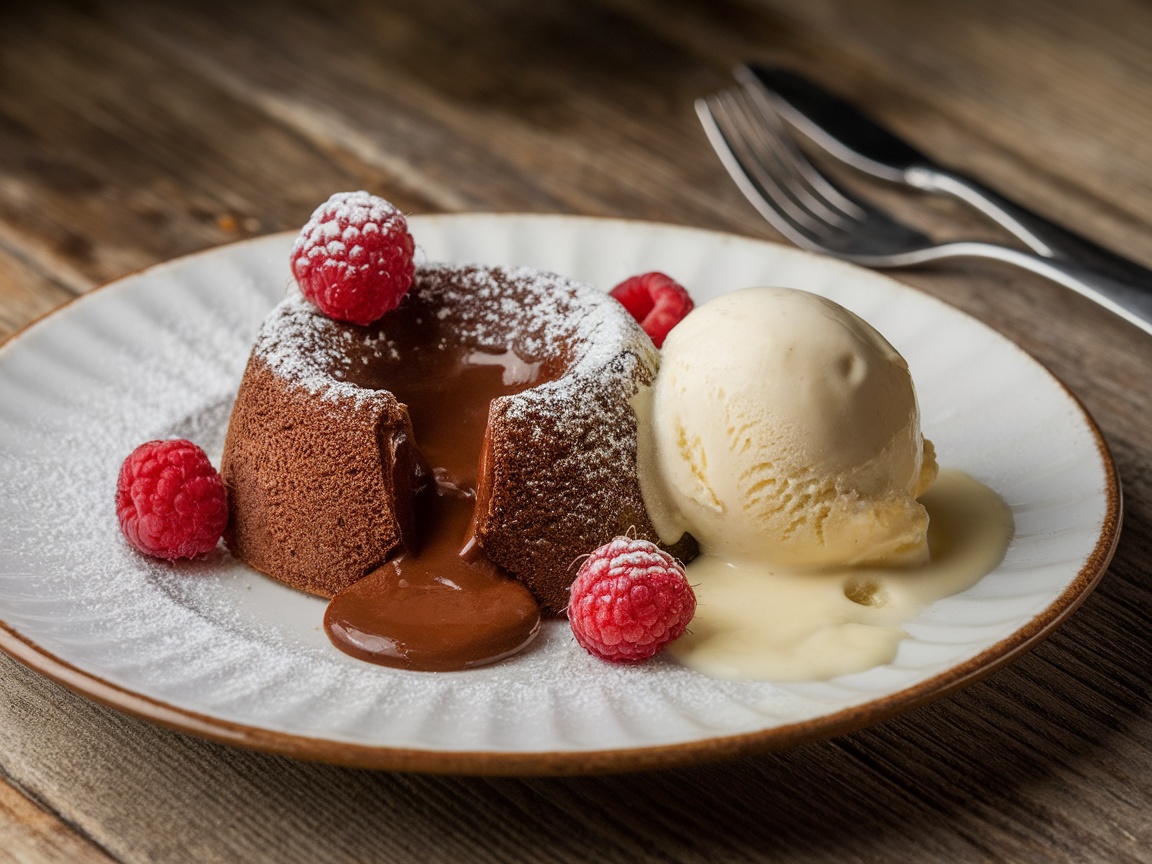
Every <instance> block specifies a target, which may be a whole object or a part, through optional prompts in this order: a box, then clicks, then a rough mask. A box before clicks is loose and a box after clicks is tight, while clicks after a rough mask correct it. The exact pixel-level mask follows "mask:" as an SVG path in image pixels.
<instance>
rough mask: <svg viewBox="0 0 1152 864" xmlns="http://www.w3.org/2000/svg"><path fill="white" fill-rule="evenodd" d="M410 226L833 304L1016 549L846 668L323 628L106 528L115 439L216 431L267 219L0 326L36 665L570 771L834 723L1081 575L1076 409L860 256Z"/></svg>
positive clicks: (984, 645) (951, 315)
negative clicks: (594, 758)
mask: <svg viewBox="0 0 1152 864" xmlns="http://www.w3.org/2000/svg"><path fill="white" fill-rule="evenodd" d="M410 225H411V227H412V231H413V234H414V236H415V237H416V239H417V242H418V243H419V244H422V245H424V244H426V245H427V247H428V254H429V257H431V258H435V259H436V260H449V261H482V262H484V263H488V264H498V265H505V266H520V265H530V266H533V267H540V268H543V269H550V270H554V271H558V272H563V273H569V274H572V275H573V276H574V277H576V278H581V279H586V280H588V281H590V282H592V283H593V284H596V285H598V286H599V287H601V288H606V287H610V286H611V285H613V284H615V282H616V281H619V280H620V279H622V278H624V277H626V276H629V275H632V274H634V273H638V272H645V271H648V270H653V269H663V270H665V271H666V272H672V273H674V274H675V275H676V276H677V277H678V279H679V281H681V282H683V283H684V284H687V285H689V286H690V288H691V290H692V291H693V295H694V297H695V299H696V300H697V302H698V303H700V302H703V301H705V300H706V299H708V297H709V296H714V295H715V294H718V293H720V292H721V291H723V290H727V289H731V288H736V287H744V286H746V285H753V284H779V285H793V286H795V287H804V288H807V289H808V290H814V291H817V292H819V293H825V294H826V295H827V296H831V297H833V299H836V300H838V301H839V302H842V303H844V304H845V305H848V306H849V307H850V308H852V309H853V311H856V312H858V313H860V314H863V315H865V317H867V318H868V319H869V320H870V321H872V322H873V323H874V324H876V326H877V327H878V329H881V330H882V332H884V333H885V335H886V336H888V337H889V339H890V341H892V342H893V344H894V345H896V347H897V348H898V349H899V350H900V351H901V353H902V354H904V356H905V357H907V358H908V359H909V363H910V365H911V366H912V367H913V368H914V369H919V370H924V373H923V378H918V380H917V388H918V390H919V391H920V392H921V393H922V394H925V397H926V398H925V399H924V401H923V403H922V407H923V410H924V423H925V430H926V432H927V433H928V434H929V435H930V436H931V437H932V438H933V439H934V440H937V439H939V440H937V443H938V444H940V445H942V449H943V448H944V447H945V446H946V448H947V451H948V453H949V461H950V463H951V464H952V465H955V466H956V467H959V468H961V469H962V470H965V471H968V472H969V473H972V474H974V475H975V476H978V477H981V478H982V479H985V478H986V479H987V480H988V481H989V483H990V485H993V486H994V488H996V489H997V491H998V492H1000V493H1001V494H1002V495H1003V497H1005V498H1006V499H1007V500H1011V501H1013V502H1018V504H1019V506H1020V507H1022V508H1025V510H1026V515H1027V519H1023V520H1021V523H1020V524H1021V530H1020V532H1019V533H1018V536H1017V537H1016V538H1015V539H1014V540H1013V546H1012V547H1011V548H1010V549H1009V553H1008V556H1007V557H1006V559H1005V565H1004V566H1003V567H1002V568H1001V570H999V571H997V572H994V573H993V574H990V575H989V576H988V577H986V579H985V580H984V581H983V582H982V583H981V585H980V586H979V588H978V590H976V591H974V592H972V593H971V594H968V595H962V596H960V597H957V598H950V599H949V600H948V601H944V602H941V603H938V604H933V606H932V607H931V608H930V609H928V610H926V611H925V613H924V614H923V615H922V616H920V617H919V618H918V619H916V620H915V621H913V622H911V623H910V625H909V631H910V633H911V634H912V635H911V636H910V638H909V639H907V640H905V641H904V642H903V643H902V645H901V652H900V655H899V656H898V658H897V662H895V663H893V664H891V665H889V666H885V667H880V668H877V669H874V670H870V671H869V672H867V673H862V674H860V675H854V676H847V677H845V678H843V679H837V680H835V681H824V682H821V681H813V682H802V683H799V684H793V685H771V684H752V683H737V682H723V681H716V680H712V679H708V678H705V677H703V676H701V675H699V674H697V673H694V672H690V671H689V670H687V669H684V668H682V667H679V666H676V665H675V664H673V663H672V662H671V661H668V660H662V659H658V660H657V661H656V662H654V663H651V664H648V665H645V666H641V667H630V668H621V667H614V666H610V665H608V664H605V663H602V662H601V661H598V660H596V659H595V658H593V657H590V656H589V655H587V654H586V653H585V652H584V651H583V650H582V649H580V648H579V647H578V646H577V645H576V643H575V641H574V640H573V639H572V637H571V636H570V634H569V632H568V630H567V628H566V625H564V624H563V623H559V622H552V623H551V624H550V626H548V627H546V628H545V630H544V632H543V633H542V634H541V637H540V638H539V639H538V640H537V641H536V642H535V643H534V644H533V645H532V646H531V647H530V648H529V649H528V650H527V651H526V652H524V653H523V654H521V655H519V656H517V657H515V658H513V659H512V660H510V661H508V662H506V663H502V664H498V665H495V666H492V667H489V668H485V669H478V670H473V671H469V672H462V673H418V672H405V671H401V670H392V669H386V668H383V667H375V666H372V665H370V664H365V663H361V662H359V661H356V660H353V659H351V658H349V657H346V656H345V655H343V654H341V653H340V652H339V651H337V650H336V649H335V648H333V647H332V646H331V645H329V644H328V642H327V639H326V638H325V637H324V635H323V633H322V632H320V621H321V613H322V609H323V601H320V600H316V599H314V598H310V597H305V596H303V595H299V594H296V593H295V592H292V591H291V590H290V589H287V588H284V587H282V586H279V585H276V584H274V583H272V582H271V581H270V580H267V579H264V578H263V577H261V576H259V575H258V574H256V573H253V572H252V571H250V570H249V569H248V568H246V567H244V566H243V565H241V564H239V563H238V562H236V561H235V560H233V559H232V558H231V557H230V556H229V555H228V554H227V553H226V552H225V551H224V550H223V548H222V547H221V548H220V549H218V550H217V551H216V552H215V553H214V554H212V555H210V556H208V557H206V558H204V559H202V560H198V561H195V562H186V563H179V564H176V565H168V564H164V563H159V562H153V561H150V560H147V559H145V558H143V557H141V556H139V555H137V554H136V553H135V552H133V551H132V550H131V549H130V548H129V547H128V546H127V544H126V543H125V542H124V541H123V539H122V538H121V536H120V534H119V531H118V528H117V524H116V518H115V513H114V506H113V491H114V488H115V479H116V473H117V470H118V468H119V465H120V462H121V461H122V460H123V458H124V457H125V456H126V455H127V454H128V453H129V452H130V451H131V450H132V449H133V448H134V447H135V446H136V445H138V444H140V443H141V442H143V441H146V440H149V439H152V438H159V437H166V436H169V435H181V436H187V437H192V438H193V439H195V440H198V442H199V443H201V444H202V446H205V447H206V449H207V450H208V451H209V454H210V456H212V457H213V458H214V459H218V458H219V453H220V446H221V442H222V440H223V434H224V429H225V428H226V425H227V417H228V411H229V408H230V406H231V402H232V399H233V397H234V395H235V391H236V388H237V386H238V384H239V381H240V377H241V374H242V372H243V369H244V364H245V363H246V361H247V358H248V355H249V352H250V349H251V346H252V344H253V339H254V337H255V335H256V333H257V331H258V329H259V327H260V324H261V322H262V321H263V319H264V318H265V317H266V316H267V315H268V312H269V310H271V309H272V308H273V307H275V306H276V304H277V303H278V302H279V301H280V300H281V299H283V297H284V294H285V291H286V289H287V287H288V285H289V282H290V278H289V272H288V263H287V262H288V256H289V251H290V248H291V244H292V239H293V238H292V237H291V236H289V235H280V236H274V237H268V238H264V239H261V240H258V241H251V242H247V243H241V244H237V245H234V246H229V247H224V248H221V249H217V250H212V251H210V252H207V253H203V254H200V255H196V256H192V257H189V258H186V259H181V260H178V261H174V262H171V263H169V264H165V265H162V266H159V267H156V268H153V269H151V270H148V271H145V272H143V273H140V274H137V275H135V276H132V277H129V278H127V279H125V280H122V281H121V282H118V283H116V284H114V285H112V286H109V287H106V288H104V289H102V290H100V291H97V292H95V293H94V294H93V295H92V296H90V297H87V298H84V299H82V300H80V301H78V302H76V303H73V304H71V305H69V306H67V307H65V308H64V309H62V310H61V311H60V312H58V313H57V314H55V315H53V316H51V317H49V318H48V319H46V320H44V321H42V322H40V323H39V324H37V325H35V326H33V327H31V328H29V329H28V330H27V331H25V332H24V333H22V334H21V335H20V336H18V337H16V338H15V339H14V340H12V341H11V342H9V343H8V344H7V345H5V346H4V347H3V348H0V622H2V626H3V628H4V629H5V630H7V631H9V632H10V633H14V634H17V635H18V638H19V640H20V644H21V645H24V646H29V645H30V646H32V648H33V649H34V650H35V651H36V652H39V653H40V654H41V655H43V656H44V657H45V658H46V659H45V664H49V663H50V658H52V657H54V658H59V661H60V662H63V663H66V664H68V665H69V666H70V667H72V668H73V669H75V670H78V671H79V673H80V678H79V680H78V682H77V683H74V686H76V687H78V689H81V690H82V691H83V690H85V684H84V680H85V677H84V676H88V678H89V679H90V680H92V681H104V682H108V683H110V684H112V685H113V686H115V687H118V688H120V689H121V690H122V691H124V692H126V693H130V694H138V695H139V696H142V697H145V698H146V699H149V700H153V701H154V702H159V703H163V704H166V705H171V706H175V707H176V708H178V709H182V710H185V711H188V712H192V713H194V714H195V715H197V716H198V717H200V718H204V719H202V720H200V721H198V723H189V725H188V728H189V730H190V731H196V730H197V729H202V728H203V724H204V723H205V722H207V723H209V724H212V723H218V724H228V723H231V724H240V725H241V726H245V727H249V728H251V729H259V730H268V731H275V732H280V733H289V734H292V735H294V736H298V738H297V739H296V743H297V744H298V745H299V746H298V749H296V750H294V751H293V752H312V753H313V754H314V755H318V756H323V755H324V751H323V750H322V749H321V748H320V746H319V745H320V744H322V743H323V744H330V743H331V742H355V743H357V744H361V745H365V746H367V747H369V748H376V749H378V750H381V751H388V750H390V749H394V748H403V749H407V750H409V751H419V752H422V753H425V754H429V755H428V758H427V759H426V760H425V761H424V762H423V763H422V764H423V765H424V766H425V767H429V768H434V767H437V765H438V764H440V763H437V761H436V757H437V754H442V753H460V752H461V751H478V752H482V753H486V754H495V756H496V758H499V754H505V753H507V754H548V755H550V756H552V757H555V756H556V755H557V754H560V755H563V754H569V753H570V754H573V755H574V759H573V761H572V762H570V763H568V764H570V765H571V766H572V767H573V768H574V769H576V770H578V761H577V758H576V757H579V755H580V754H581V752H582V751H587V750H600V751H618V752H619V753H620V757H619V761H618V762H616V763H613V764H618V765H619V766H620V767H628V766H629V765H635V764H637V763H636V762H632V761H630V758H631V757H629V755H628V754H629V753H630V752H635V748H648V747H655V746H668V745H681V744H685V745H686V744H699V743H701V742H704V743H708V742H715V741H716V740H717V739H722V738H725V737H727V736H737V735H750V736H752V737H751V739H749V740H750V741H751V743H752V744H754V745H757V746H771V742H772V741H773V740H775V738H774V736H775V735H776V734H777V733H778V732H780V733H782V734H784V733H786V734H785V738H786V740H788V741H789V742H791V741H794V740H796V735H797V733H796V731H795V730H796V728H797V727H796V726H795V725H794V724H797V723H803V722H805V721H811V722H810V723H809V724H808V725H807V726H805V727H804V729H805V730H807V732H804V733H802V734H812V735H820V734H827V733H828V731H830V730H831V729H834V728H837V727H836V724H837V723H843V722H844V720H843V717H844V712H848V714H849V715H851V717H854V718H855V720H854V721H853V722H856V723H864V722H868V721H869V720H872V719H875V718H876V717H878V716H883V715H884V714H885V713H886V712H891V711H892V710H894V706H895V707H900V706H906V705H909V704H915V703H916V702H918V701H922V700H923V699H925V698H928V697H929V696H930V695H932V694H933V693H935V692H938V691H939V689H940V687H942V686H945V685H950V684H955V683H957V682H958V681H959V680H961V679H960V678H959V677H958V676H959V675H960V674H961V673H960V672H956V671H954V670H958V669H962V670H963V674H964V675H965V676H967V677H971V676H972V673H973V670H972V668H971V660H972V658H974V657H977V656H979V657H981V658H987V662H995V661H999V660H1002V659H1003V658H1004V657H1005V656H1007V655H1006V654H1005V653H1004V652H1006V651H1009V650H1019V648H1020V647H1021V642H1020V640H1019V639H1018V638H1017V636H1018V634H1020V633H1025V632H1031V631H1028V630H1026V628H1028V627H1030V626H1032V624H1033V622H1034V621H1035V620H1037V616H1040V615H1044V614H1047V612H1046V610H1049V609H1051V608H1053V606H1054V604H1055V603H1056V600H1057V599H1059V598H1065V599H1066V598H1067V596H1068V595H1067V592H1068V590H1069V586H1070V585H1072V584H1082V585H1083V584H1087V585H1089V587H1090V585H1091V580H1088V582H1087V583H1085V581H1084V579H1083V578H1082V577H1078V574H1080V571H1081V568H1082V567H1083V566H1084V562H1085V560H1088V559H1089V557H1090V556H1091V555H1092V553H1093V549H1095V548H1096V547H1097V545H1098V544H1099V543H1100V542H1102V533H1101V532H1102V528H1101V525H1102V519H1103V517H1104V516H1105V515H1106V514H1107V512H1108V509H1107V508H1108V503H1107V494H1106V492H1107V489H1108V488H1109V485H1108V482H1107V478H1108V476H1110V475H1108V472H1107V471H1106V470H1105V468H1106V466H1105V465H1104V464H1103V462H1102V456H1101V450H1100V448H1099V447H1098V445H1097V441H1096V438H1095V437H1094V436H1093V434H1092V431H1091V427H1090V422H1089V421H1087V419H1086V418H1085V417H1084V414H1083V412H1082V409H1080V408H1079V407H1078V406H1077V405H1076V404H1075V402H1074V400H1072V399H1071V398H1070V397H1069V396H1068V395H1067V393H1066V392H1065V391H1063V390H1062V388H1060V386H1059V385H1058V384H1057V383H1056V382H1054V381H1053V380H1052V379H1051V376H1049V375H1048V374H1047V373H1046V372H1044V371H1043V370H1042V369H1041V368H1040V367H1039V366H1038V365H1037V364H1035V363H1034V362H1033V361H1031V360H1030V359H1029V358H1027V357H1026V356H1025V355H1024V354H1023V352H1021V351H1019V350H1018V349H1016V348H1015V346H1012V345H1011V344H1010V343H1008V342H1007V341H1006V340H1004V339H1003V338H1002V337H999V336H997V335H996V334H995V333H994V332H992V331H991V330H989V329H988V328H986V327H983V325H980V324H979V323H978V322H975V321H972V320H971V319H969V318H967V317H966V316H963V315H961V314H959V313H957V312H955V311H954V310H951V309H949V308H948V307H946V306H943V305H942V304H940V303H938V302H936V301H933V300H931V299H930V298H927V297H925V296H923V295H920V294H918V293H916V292H914V291H911V290H909V289H905V288H902V287H901V286H899V285H897V284H896V283H894V282H892V281H891V280H888V279H886V278H884V277H881V276H878V275H876V274H870V273H866V272H863V271H857V270H854V269H852V268H849V267H848V266H847V265H843V264H839V263H837V262H832V261H826V260H823V259H820V258H817V257H815V256H811V255H807V254H805V253H802V252H799V251H797V250H792V249H786V248H784V247H779V246H775V245H773V244H768V243H762V242H756V241H751V240H743V239H740V238H735V237H729V236H724V235H717V234H710V233H707V232H699V231H692V230H690V229H683V228H672V227H668V226H655V225H646V224H642V223H624V222H613V221H608V220H592V219H573V218H562V217H551V218H548V217H543V218H542V217H532V216H457V217H428V218H422V219H412V220H411V221H410ZM1022 395H1023V396H1024V397H1026V398H1022ZM989 416H994V417H997V418H998V425H997V427H996V428H995V429H991V428H989V427H988V424H987V422H986V418H987V417H989ZM1022 512H1024V511H1022ZM1103 539H1104V540H1107V539H1108V538H1107V537H1104V538H1103ZM1078 578H1080V582H1079V583H1077V582H1076V581H1075V580H1077V579H1078ZM1005 598H1008V599H1005ZM7 638H8V640H9V642H10V641H12V640H11V637H7ZM1014 640H1015V641H1014ZM52 662H54V661H52ZM964 664H968V665H967V666H964ZM853 712H855V713H853ZM837 718H841V719H839V720H838V719H837ZM788 736H791V737H788ZM309 739H311V740H313V741H315V742H317V747H316V748H314V749H313V750H309V746H308V743H307V742H308V741H309ZM698 752H706V751H704V750H700V751H698ZM378 764H379V763H378ZM409 764H411V763H409ZM490 767H491V763H490Z"/></svg>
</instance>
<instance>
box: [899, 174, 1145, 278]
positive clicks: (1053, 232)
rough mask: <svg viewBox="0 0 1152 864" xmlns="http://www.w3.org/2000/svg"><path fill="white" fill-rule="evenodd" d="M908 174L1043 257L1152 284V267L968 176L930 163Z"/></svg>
mask: <svg viewBox="0 0 1152 864" xmlns="http://www.w3.org/2000/svg"><path fill="white" fill-rule="evenodd" d="M905 178H906V179H907V181H908V183H909V184H910V185H912V186H915V187H916V188H918V189H922V190H924V191H926V192H943V193H945V194H948V195H952V196H954V197H956V198H959V199H960V200H962V201H964V202H966V203H967V204H970V205H971V206H973V207H975V208H976V209H977V210H979V211H980V212H981V213H983V214H984V215H985V216H988V217H989V218H990V219H992V220H993V221H995V222H997V223H999V224H1000V225H1001V226H1002V227H1004V228H1005V229H1007V230H1008V231H1009V232H1010V233H1011V234H1013V235H1014V236H1015V237H1017V238H1018V239H1020V240H1021V241H1023V242H1024V243H1025V244H1027V245H1028V246H1029V247H1030V248H1031V249H1032V250H1033V251H1034V252H1035V253H1036V254H1038V255H1042V256H1044V257H1046V258H1053V259H1058V260H1061V261H1065V262H1068V263H1070V264H1073V265H1079V266H1081V267H1084V268H1087V269H1088V270H1092V271H1099V272H1101V273H1103V274H1104V275H1106V276H1110V277H1112V278H1113V279H1118V280H1120V281H1122V282H1134V283H1136V284H1147V285H1152V270H1149V269H1148V268H1147V267H1144V266H1142V265H1140V264H1137V263H1136V262H1135V261H1131V260H1129V259H1128V258H1125V257H1123V256H1122V255H1118V254H1116V253H1115V252H1113V251H1112V250H1110V249H1105V248H1104V247H1103V246H1100V245H1099V244H1097V243H1093V242H1092V241H1091V240H1089V239H1088V238H1087V237H1084V236H1082V235H1080V234H1076V233H1075V232H1072V231H1069V230H1068V229H1067V228H1064V227H1063V226H1061V225H1057V224H1056V223H1055V222H1051V221H1049V220H1048V219H1045V218H1044V217H1043V216H1041V215H1039V214H1038V213H1033V212H1032V211H1031V210H1028V209H1026V208H1024V207H1021V206H1020V205H1019V204H1017V203H1016V202H1014V201H1010V200H1009V199H1007V198H1005V197H1004V196H1003V195H1001V194H1000V193H998V192H996V191H994V190H992V189H989V188H988V187H987V186H985V185H984V184H983V183H981V182H980V181H978V180H975V179H973V178H972V177H969V176H967V175H966V174H961V173H960V172H958V171H952V170H950V169H948V168H943V167H941V166H939V165H936V164H931V163H925V164H922V165H918V166H913V167H912V168H909V169H908V170H907V171H906V172H905ZM1074 269H1075V267H1074ZM1057 281H1059V280H1057Z"/></svg>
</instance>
